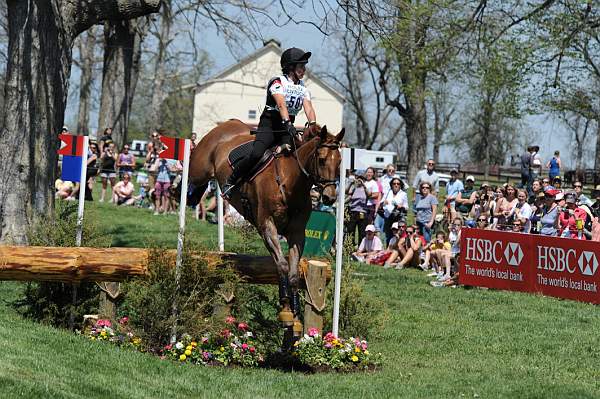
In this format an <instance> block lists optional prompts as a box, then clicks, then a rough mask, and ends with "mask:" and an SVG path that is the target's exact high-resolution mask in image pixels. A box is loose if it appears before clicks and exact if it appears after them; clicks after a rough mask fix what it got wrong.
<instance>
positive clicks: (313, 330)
mask: <svg viewBox="0 0 600 399" xmlns="http://www.w3.org/2000/svg"><path fill="white" fill-rule="evenodd" d="M308 335H309V336H310V337H314V336H315V335H319V330H318V329H316V328H314V327H312V328H309V329H308Z"/></svg>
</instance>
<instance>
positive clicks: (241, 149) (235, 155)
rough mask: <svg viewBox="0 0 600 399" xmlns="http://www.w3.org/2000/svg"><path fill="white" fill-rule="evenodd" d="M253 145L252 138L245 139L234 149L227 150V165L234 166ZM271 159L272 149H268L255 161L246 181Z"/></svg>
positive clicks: (248, 152)
mask: <svg viewBox="0 0 600 399" xmlns="http://www.w3.org/2000/svg"><path fill="white" fill-rule="evenodd" d="M253 145H254V140H251V141H247V142H245V143H243V144H240V145H238V146H237V147H235V148H234V149H232V150H231V151H230V152H229V156H228V157H227V161H228V162H229V166H231V167H232V168H234V167H235V165H236V164H237V163H238V162H239V161H240V159H242V158H244V157H246V156H248V155H250V153H251V152H252V147H253ZM272 161H273V151H272V150H270V149H268V150H267V151H265V153H264V154H263V156H262V158H261V159H260V160H259V161H258V162H257V164H256V165H255V166H254V167H253V168H252V169H251V170H250V172H249V173H248V176H250V178H249V179H248V181H252V180H253V179H254V178H255V177H256V176H258V175H259V174H260V173H261V172H262V171H263V170H265V169H266V168H267V166H269V164H270V163H271V162H272Z"/></svg>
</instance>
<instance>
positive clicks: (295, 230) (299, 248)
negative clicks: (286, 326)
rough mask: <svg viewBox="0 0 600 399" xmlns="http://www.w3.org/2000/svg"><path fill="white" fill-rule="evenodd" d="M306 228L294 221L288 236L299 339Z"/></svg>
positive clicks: (295, 330)
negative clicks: (300, 265)
mask: <svg viewBox="0 0 600 399" xmlns="http://www.w3.org/2000/svg"><path fill="white" fill-rule="evenodd" d="M305 226H306V223H304V224H302V223H301V222H300V221H294V222H293V223H291V226H290V228H289V231H290V233H289V234H288V237H287V239H288V246H289V256H288V259H289V266H290V272H289V281H290V286H291V290H292V297H291V306H292V311H293V312H294V328H293V332H294V336H296V337H299V336H301V335H302V329H303V328H302V323H301V322H300V312H301V309H302V303H301V300H300V292H299V289H300V274H299V270H298V264H299V263H300V258H301V257H302V252H303V251H304V238H305Z"/></svg>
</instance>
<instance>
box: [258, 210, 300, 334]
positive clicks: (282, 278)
mask: <svg viewBox="0 0 600 399" xmlns="http://www.w3.org/2000/svg"><path fill="white" fill-rule="evenodd" d="M261 236H262V238H263V241H264V242H265V246H266V247H267V249H268V250H269V253H270V254H271V256H272V257H273V260H274V261H275V265H277V274H278V275H279V303H280V304H281V311H280V312H279V316H278V319H279V321H281V323H282V324H283V326H284V327H290V326H292V325H293V324H294V315H293V313H292V310H291V306H290V305H291V296H292V295H291V292H290V281H289V277H288V275H289V273H290V265H289V263H288V261H287V260H286V258H285V256H284V254H283V250H282V249H281V245H280V244H279V234H278V232H277V227H275V223H274V222H273V220H272V219H271V218H267V219H265V221H264V223H263V226H262V228H261ZM296 267H297V265H296Z"/></svg>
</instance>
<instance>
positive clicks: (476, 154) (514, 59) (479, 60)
mask: <svg viewBox="0 0 600 399" xmlns="http://www.w3.org/2000/svg"><path fill="white" fill-rule="evenodd" d="M500 27H501V25H500V24H499V23H498V21H497V20H493V19H488V21H487V23H486V25H484V26H482V27H481V29H480V32H479V41H478V43H477V44H476V47H475V48H474V49H472V50H471V51H473V52H474V54H473V55H472V56H469V57H468V58H467V59H468V64H467V63H465V70H466V71H467V72H468V76H469V77H470V83H469V92H468V94H470V95H471V98H472V106H471V107H470V108H469V109H467V115H468V122H467V125H466V129H465V130H464V131H463V133H462V134H460V135H459V136H458V138H459V142H461V143H463V144H465V145H467V147H468V148H469V154H470V158H471V160H473V161H475V162H478V163H481V164H482V165H483V168H484V174H485V176H486V178H487V176H488V173H489V168H490V166H491V165H498V164H503V163H504V161H505V160H506V159H505V158H506V155H507V154H510V153H511V152H512V151H513V149H514V147H515V146H517V145H520V144H521V143H520V142H519V140H518V137H523V135H522V134H517V120H518V119H520V117H521V109H522V106H523V82H524V79H525V78H526V76H527V75H526V69H525V68H526V65H527V63H528V62H529V59H530V58H529V57H530V52H529V51H528V49H527V45H526V44H525V43H521V42H519V41H518V40H517V39H516V38H512V37H507V38H500V39H498V38H497V35H498V32H499V29H500Z"/></svg>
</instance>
